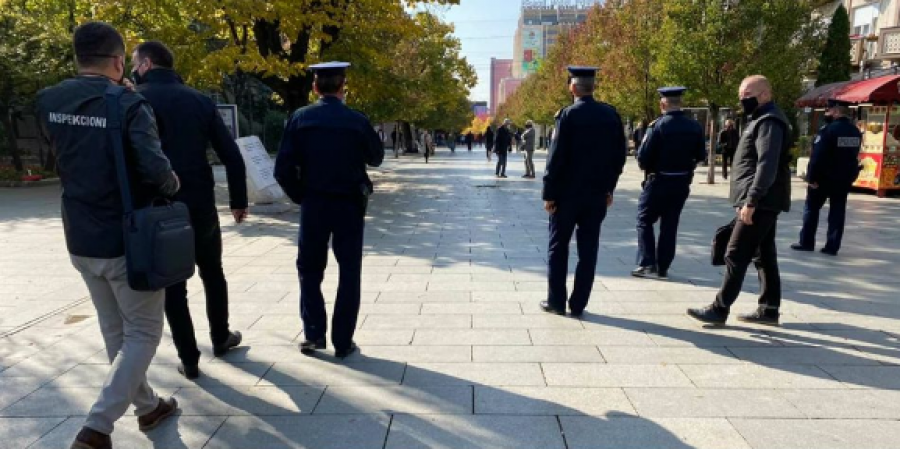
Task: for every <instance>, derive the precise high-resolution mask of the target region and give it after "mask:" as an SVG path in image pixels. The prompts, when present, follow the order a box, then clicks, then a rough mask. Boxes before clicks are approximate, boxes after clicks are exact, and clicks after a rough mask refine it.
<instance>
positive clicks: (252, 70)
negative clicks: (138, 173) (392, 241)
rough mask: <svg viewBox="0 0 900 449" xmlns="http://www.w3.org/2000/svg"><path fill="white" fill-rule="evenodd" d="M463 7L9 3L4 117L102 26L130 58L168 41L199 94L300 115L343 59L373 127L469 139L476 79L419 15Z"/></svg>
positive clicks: (0, 49)
mask: <svg viewBox="0 0 900 449" xmlns="http://www.w3.org/2000/svg"><path fill="white" fill-rule="evenodd" d="M457 1H458V0H229V1H227V2H213V1H191V0H154V1H137V2H122V1H120V0H93V1H91V0H0V14H2V15H0V36H2V39H0V56H2V57H0V64H3V65H2V66H0V68H2V69H3V70H2V72H3V73H2V74H0V78H2V79H0V109H3V108H6V107H7V104H12V103H10V102H9V101H7V99H9V98H13V99H14V101H15V102H16V103H15V104H14V105H13V106H9V107H21V106H22V105H23V104H27V103H28V101H29V99H30V98H33V95H34V92H35V90H36V89H37V88H40V87H44V86H46V85H49V84H51V83H52V82H55V81H57V80H59V79H61V78H64V77H67V76H71V75H72V74H73V73H74V66H73V64H72V60H73V58H72V55H71V50H70V45H71V44H70V41H71V33H72V30H73V29H74V27H75V26H76V25H77V24H79V23H83V22H85V21H87V20H103V21H107V22H110V23H111V24H113V25H114V26H116V28H117V29H119V30H120V31H121V32H122V33H123V34H124V35H125V37H126V40H127V42H128V43H129V48H133V46H134V45H135V44H137V43H138V42H141V41H144V40H152V39H155V40H160V41H163V42H165V43H166V44H167V45H169V46H170V47H171V48H172V50H173V51H174V52H175V54H176V56H177V69H178V71H179V73H180V74H181V75H182V76H183V77H184V78H185V80H186V82H187V83H188V84H190V85H192V86H196V87H199V88H202V89H206V90H210V91H221V90H223V88H224V87H225V86H226V85H227V86H228V87H229V88H232V89H233V88H234V86H235V85H238V86H240V85H241V83H235V82H234V80H246V79H248V78H252V79H254V80H256V81H257V82H261V83H263V84H265V85H266V86H267V87H268V88H269V89H270V90H271V92H273V93H274V94H273V97H274V100H275V101H276V102H278V103H280V104H281V105H283V108H284V109H285V110H286V111H291V110H294V109H296V108H298V107H301V106H304V105H306V104H308V103H309V102H310V101H311V100H312V99H313V96H312V73H311V71H309V70H307V68H308V67H309V66H310V65H312V64H315V63H318V62H322V61H327V60H345V61H349V62H351V63H352V64H353V69H352V71H351V73H350V78H349V84H348V103H349V104H350V105H351V106H353V107H355V108H358V109H360V110H362V111H363V112H365V113H366V114H368V115H369V116H370V118H372V120H373V121H395V120H396V121H404V122H408V123H412V124H414V125H416V126H419V127H427V128H447V129H462V128H464V127H465V126H466V125H467V124H468V123H469V122H470V121H471V118H472V117H471V107H470V105H469V103H468V94H469V90H470V89H471V88H472V87H473V86H474V84H475V82H476V76H475V72H474V69H473V68H472V67H471V65H469V63H468V62H467V61H466V60H465V58H463V57H462V56H461V54H460V49H461V46H460V43H459V41H458V39H456V38H455V37H453V36H452V31H453V28H452V25H449V24H446V23H443V22H442V21H441V20H440V19H439V18H438V17H436V16H435V15H433V14H430V13H428V12H410V11H412V10H413V8H414V7H415V6H417V5H421V4H429V3H430V4H452V3H456V2H457ZM35 56H40V58H36V57H35ZM36 73H39V74H42V76H41V77H35V76H34V74H36ZM23 81H24V82H23ZM226 81H230V82H226ZM10 86H12V87H10ZM4 89H5V90H4ZM9 92H12V93H9ZM4 94H6V95H5V96H4ZM233 96H239V95H233ZM2 112H3V111H2V110H0V113H2ZM8 116H9V114H5V115H4V116H3V117H8ZM0 126H2V128H3V130H4V131H6V132H5V133H4V134H7V135H9V136H11V137H10V140H12V141H14V140H15V139H14V137H12V136H13V133H12V127H11V125H10V124H9V123H7V121H6V120H2V121H0ZM17 165H19V164H17Z"/></svg>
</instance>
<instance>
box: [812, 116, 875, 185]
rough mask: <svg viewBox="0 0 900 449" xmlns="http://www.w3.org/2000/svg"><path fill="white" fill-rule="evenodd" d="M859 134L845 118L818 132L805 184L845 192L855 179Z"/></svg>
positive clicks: (860, 136)
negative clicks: (807, 182)
mask: <svg viewBox="0 0 900 449" xmlns="http://www.w3.org/2000/svg"><path fill="white" fill-rule="evenodd" d="M860 145H862V134H861V133H860V132H859V129H858V128H857V127H856V126H854V125H853V123H852V122H851V121H850V119H849V118H847V117H841V118H839V119H837V120H835V121H834V122H833V123H831V124H830V125H828V126H825V127H823V128H822V129H820V130H819V133H818V134H817V135H816V139H815V141H814V142H813V151H812V155H811V157H810V158H809V168H808V169H807V172H806V173H807V174H806V177H807V181H809V182H810V183H816V184H819V185H820V186H823V187H835V188H840V189H849V188H850V187H851V186H852V185H853V182H854V181H856V178H857V177H858V176H859V147H860Z"/></svg>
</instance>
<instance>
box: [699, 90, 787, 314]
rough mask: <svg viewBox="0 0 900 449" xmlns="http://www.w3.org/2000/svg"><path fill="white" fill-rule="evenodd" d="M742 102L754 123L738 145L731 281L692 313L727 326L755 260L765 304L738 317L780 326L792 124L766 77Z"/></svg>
mask: <svg viewBox="0 0 900 449" xmlns="http://www.w3.org/2000/svg"><path fill="white" fill-rule="evenodd" d="M740 100H741V106H742V107H743V109H744V113H745V114H746V115H747V116H748V119H749V123H747V128H746V130H745V131H744V134H743V135H742V136H741V140H740V143H739V144H738V150H737V153H736V154H735V160H734V166H733V167H734V172H733V173H732V177H731V204H732V206H733V207H735V208H736V209H737V214H738V217H737V220H736V224H735V227H734V231H733V233H732V234H731V240H730V241H729V242H728V249H727V251H726V253H725V264H726V272H725V279H724V280H723V281H722V288H721V289H720V290H719V293H718V295H717V296H716V300H715V302H713V303H712V304H711V305H709V306H707V307H703V308H697V309H688V315H690V316H692V317H694V318H696V319H698V320H700V321H703V322H706V323H711V324H724V323H725V321H726V320H727V319H728V315H729V311H730V308H731V305H732V304H734V302H735V300H737V297H738V295H739V294H740V293H741V286H742V285H743V283H744V276H745V275H746V273H747V267H749V266H750V262H751V261H754V262H755V263H756V268H757V270H759V275H760V276H759V279H760V284H761V286H760V290H761V292H760V297H759V307H758V308H757V309H756V311H754V312H753V313H749V314H745V315H739V316H738V319H739V320H741V321H745V322H752V323H761V324H773V325H777V324H778V319H779V312H778V309H779V307H780V306H781V275H780V274H779V272H778V256H777V251H776V247H775V236H776V224H777V222H778V215H779V214H780V213H781V212H788V211H789V210H790V208H791V169H790V167H789V165H788V164H789V162H790V148H791V137H790V136H791V126H790V124H789V122H788V120H787V117H785V115H784V113H783V112H781V110H780V109H778V107H777V106H775V103H773V102H772V86H771V84H770V83H769V81H768V80H767V79H766V78H765V77H763V76H760V75H756V76H751V77H749V78H747V79H745V80H744V82H743V83H741V88H740Z"/></svg>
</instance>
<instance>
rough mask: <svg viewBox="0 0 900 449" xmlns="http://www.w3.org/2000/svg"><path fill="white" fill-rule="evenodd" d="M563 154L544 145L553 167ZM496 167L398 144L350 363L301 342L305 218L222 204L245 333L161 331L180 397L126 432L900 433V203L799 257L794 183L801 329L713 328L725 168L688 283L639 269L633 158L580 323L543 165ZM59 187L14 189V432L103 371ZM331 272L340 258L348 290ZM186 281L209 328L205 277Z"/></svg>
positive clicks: (545, 438) (2, 435) (1, 328)
mask: <svg viewBox="0 0 900 449" xmlns="http://www.w3.org/2000/svg"><path fill="white" fill-rule="evenodd" d="M545 157H546V152H544V151H538V152H537V153H536V159H537V163H538V167H537V168H538V173H541V172H542V169H543V163H544V159H545ZM493 173H494V165H493V163H488V162H487V161H486V159H485V155H484V150H483V149H481V150H480V151H478V150H477V149H476V151H473V152H471V153H469V152H467V151H465V148H462V149H459V148H458V149H457V151H456V153H455V154H451V153H450V152H449V151H447V150H446V149H439V150H438V153H437V155H436V156H434V157H433V158H432V159H431V160H430V163H429V164H428V165H426V164H425V163H424V159H423V158H421V157H420V158H413V157H407V156H404V157H403V158H401V159H399V160H394V159H392V158H390V157H389V158H387V159H386V162H385V166H384V167H383V168H382V169H380V170H379V171H377V172H376V173H375V175H374V178H375V179H374V180H375V183H376V186H377V188H376V190H377V192H376V195H375V196H374V197H373V201H372V204H371V206H370V212H371V213H370V217H369V219H368V227H367V230H366V256H365V259H364V269H363V286H362V289H363V302H364V304H363V306H362V311H361V317H360V320H359V331H358V333H357V338H356V340H357V342H358V343H359V345H360V347H361V349H362V351H361V354H356V355H354V356H352V357H350V358H348V359H347V360H346V361H339V360H336V359H334V358H332V357H330V356H328V355H323V356H321V357H318V358H307V357H304V356H302V355H300V353H299V352H298V350H297V348H296V345H297V343H299V342H300V341H301V339H302V337H301V334H300V332H301V326H300V319H299V317H298V302H299V301H298V290H299V288H298V283H297V279H296V272H295V267H294V259H295V257H296V245H295V236H296V232H297V217H296V212H291V213H288V214H284V215H279V216H266V217H262V216H254V217H252V218H251V220H250V222H249V223H248V224H245V225H241V226H237V225H234V224H232V223H231V220H230V218H227V217H226V215H225V212H226V211H225V210H224V209H223V210H222V212H223V215H222V220H223V223H225V225H224V226H223V230H224V233H225V235H224V238H225V253H226V255H225V257H224V263H225V266H226V272H227V274H228V280H229V286H230V290H231V292H232V307H231V311H232V314H231V316H232V321H231V324H232V328H233V329H236V330H241V331H243V333H244V342H245V345H244V346H243V347H241V348H239V349H237V350H235V351H233V352H231V353H229V354H228V355H227V356H226V357H225V358H224V359H213V358H212V357H211V352H212V351H211V349H210V347H209V342H208V339H207V338H206V337H205V336H204V335H199V336H198V337H199V338H198V339H199V340H200V342H201V343H203V344H205V346H203V347H201V350H202V351H203V352H204V358H203V360H202V362H201V370H202V371H203V373H204V376H203V377H202V378H201V379H200V380H199V381H197V382H196V383H194V382H190V381H187V380H185V379H183V378H182V377H180V376H179V375H178V373H177V372H176V370H175V366H176V364H177V363H178V359H177V356H176V354H175V351H174V347H173V346H172V344H171V338H170V337H169V336H168V335H167V336H165V337H164V338H163V345H162V346H161V347H160V349H159V351H158V354H157V357H156V359H155V361H154V364H153V366H152V367H151V370H150V373H149V379H150V382H151V383H152V384H153V385H154V386H155V387H157V388H158V389H159V390H160V392H161V393H164V394H174V395H175V396H176V397H177V398H178V401H179V403H180V404H181V405H182V407H183V412H182V414H181V415H180V416H178V417H177V419H174V420H171V421H169V422H167V423H166V424H165V425H164V426H162V427H161V428H159V429H156V430H154V431H153V432H151V433H150V434H149V438H148V437H145V436H144V435H142V434H140V432H138V430H137V424H136V419H134V418H133V417H131V416H130V415H129V416H126V418H124V419H123V420H122V421H120V422H119V427H118V429H117V430H116V432H115V433H114V435H113V438H114V443H115V445H116V447H117V448H129V449H138V448H151V447H152V448H166V449H169V448H179V449H184V448H187V449H194V448H228V449H238V448H241V449H272V448H311V449H368V448H372V449H380V448H391V449H401V448H403V449H409V448H453V449H459V448H473V449H475V448H478V449H480V448H491V449H497V448H510V449H528V448H534V449H555V448H560V449H563V448H568V449H588V448H591V449H607V448H608V449H626V448H635V449H638V448H640V449H645V448H654V449H688V448H697V449H746V448H753V449H800V448H816V449H857V448H865V449H876V448H884V449H887V448H896V447H897V445H898V443H897V442H898V441H900V391H898V390H900V366H897V365H898V364H900V297H898V295H897V291H898V288H900V253H898V251H897V248H898V244H897V242H898V241H900V226H898V217H900V201H897V200H895V199H876V198H874V197H873V196H871V195H867V194H854V195H852V196H851V200H850V206H849V217H848V226H847V231H846V237H845V244H844V249H843V250H842V252H841V256H840V257H839V258H831V257H828V256H825V255H821V254H819V253H793V252H791V251H790V250H789V249H788V246H789V245H790V243H793V242H795V241H796V238H797V233H798V231H799V224H800V215H801V213H800V211H801V209H802V198H803V195H804V193H805V192H804V191H803V189H802V184H800V183H799V182H797V183H795V184H794V189H795V194H794V198H795V201H794V211H793V212H791V213H790V214H787V215H786V216H785V217H784V219H782V220H781V221H780V226H781V227H780V229H779V232H778V236H779V237H778V245H779V250H780V251H781V259H780V260H781V267H782V276H783V281H784V289H785V291H784V297H785V301H784V308H783V312H784V315H783V325H782V326H781V327H778V328H771V327H755V326H752V325H745V324H737V323H736V322H735V323H733V325H729V326H728V327H725V328H704V327H703V326H701V325H700V324H698V323H696V322H694V321H692V320H690V319H689V318H687V317H686V315H685V314H684V311H685V309H686V308H687V307H688V306H699V305H704V304H707V303H709V302H711V301H712V299H713V295H714V292H715V290H716V287H717V286H718V284H719V282H720V281H721V277H722V270H721V269H720V268H715V267H712V266H710V265H709V263H708V259H709V240H710V238H711V236H712V234H713V232H714V230H715V229H716V228H717V227H718V226H720V225H722V224H724V223H725V222H727V221H728V220H729V219H730V218H731V215H732V212H731V211H730V210H729V207H728V204H727V201H726V200H725V197H726V196H727V186H726V185H724V184H716V185H712V186H710V185H703V184H700V183H699V182H700V181H702V180H705V175H704V176H698V177H697V180H696V181H695V184H694V192H693V195H692V196H691V199H690V200H689V201H688V204H687V206H686V208H685V212H684V216H683V218H682V224H681V232H680V235H679V249H678V256H677V257H676V260H675V263H674V265H673V267H672V268H671V270H670V273H669V274H670V277H671V280H670V281H668V282H660V281H651V280H639V279H634V278H631V277H630V276H629V272H630V270H631V269H632V268H633V265H634V262H635V251H636V246H637V245H636V231H635V212H636V207H637V196H638V192H639V186H640V180H641V174H640V172H639V171H638V170H637V168H636V166H635V165H634V164H633V162H629V165H628V167H627V172H626V173H625V174H624V175H623V177H622V180H621V182H620V189H619V191H618V192H617V195H616V198H615V204H614V205H613V208H612V209H611V211H610V213H609V217H608V218H607V220H606V222H605V223H604V227H603V233H602V237H601V250H600V251H601V253H600V263H599V265H598V268H597V272H598V278H597V282H596V285H595V288H594V294H593V297H592V300H591V301H592V302H591V304H590V305H589V306H588V309H587V311H586V313H585V315H584V316H583V317H582V318H581V319H573V318H568V317H559V316H552V315H547V314H545V313H542V312H541V310H540V308H539V307H538V302H539V301H540V300H543V299H545V291H546V280H545V262H546V241H547V217H546V214H545V212H543V209H542V203H541V201H540V187H541V183H540V179H538V180H526V179H522V178H520V176H521V175H522V174H524V163H523V162H522V159H521V155H518V154H513V155H511V156H510V162H509V170H508V172H507V174H508V175H509V179H504V180H498V179H495V178H494V176H493ZM57 197H58V188H54V187H48V188H40V189H25V190H3V189H0V335H2V338H0V446H2V447H3V448H4V449H6V448H9V449H16V448H25V447H29V448H68V445H69V443H70V442H71V439H72V438H73V436H74V435H75V434H76V433H77V431H78V429H79V428H80V426H81V425H82V422H83V416H84V415H85V414H86V413H87V411H88V407H89V406H90V404H91V402H92V401H93V400H94V399H95V398H96V396H97V392H98V389H99V387H100V386H101V384H102V382H103V380H104V375H105V373H106V371H107V365H106V364H105V363H106V361H105V357H106V356H105V354H104V352H103V351H102V344H103V343H102V339H101V337H100V333H99V330H98V329H97V323H96V317H95V313H94V310H93V307H92V306H91V304H90V300H89V298H87V296H86V291H85V288H84V285H83V284H82V282H81V280H80V278H79V277H78V276H77V274H76V272H75V271H74V269H72V268H71V266H70V263H69V261H68V256H67V253H66V250H65V246H64V241H63V233H62V225H61V221H60V219H59V201H58V199H57ZM222 199H223V200H224V197H223V198H222ZM221 204H223V206H224V205H225V204H227V202H225V201H223V202H222V203H221ZM251 212H252V210H251ZM823 232H824V231H823ZM821 235H823V234H822V233H820V236H821ZM573 257H574V251H573ZM573 268H574V267H573ZM756 284H757V283H756V282H755V279H752V276H749V277H748V281H747V282H746V283H745V289H746V290H745V293H744V294H743V295H742V297H741V299H739V300H738V303H737V304H736V305H735V308H736V311H738V312H743V311H749V310H751V309H753V308H754V306H755V297H754V293H755V291H756V287H757V286H756ZM336 287H337V270H336V264H335V262H334V260H333V259H331V260H330V261H329V270H328V273H327V275H326V281H325V289H326V291H327V295H326V296H330V297H331V298H332V300H333V297H334V293H335V290H336ZM189 288H190V293H191V297H192V301H193V304H194V309H193V312H192V313H193V314H194V322H195V324H196V326H197V328H198V332H206V330H203V329H204V328H205V327H206V326H205V316H204V307H203V299H202V284H201V283H200V282H198V280H197V279H193V280H192V281H191V283H190V286H189ZM326 354H327V353H326Z"/></svg>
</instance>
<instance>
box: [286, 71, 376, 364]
mask: <svg viewBox="0 0 900 449" xmlns="http://www.w3.org/2000/svg"><path fill="white" fill-rule="evenodd" d="M349 66H350V64H349V63H346V62H332V63H325V64H319V65H315V66H312V67H310V69H311V70H313V71H314V72H315V80H314V81H313V88H314V90H315V92H316V93H317V94H318V95H319V96H320V97H321V98H320V99H319V101H317V102H315V103H313V104H311V105H309V106H306V107H304V108H301V109H298V110H297V111H296V112H294V114H293V115H292V116H291V118H290V120H289V121H288V124H287V127H285V130H284V137H282V140H281V148H280V149H279V150H278V159H277V160H276V162H275V179H276V180H278V184H280V185H281V187H282V188H284V191H285V193H287V195H288V196H289V197H290V198H291V200H293V201H294V202H295V203H298V204H300V238H299V242H298V245H299V255H298V256H297V272H298V274H299V276H300V317H301V318H302V320H303V336H304V341H303V342H302V343H301V344H300V352H302V353H303V354H306V355H311V354H314V353H315V351H317V350H321V349H325V347H326V343H325V333H326V331H327V330H328V325H327V321H328V320H327V318H328V317H327V314H326V312H325V297H324V296H323V295H322V280H323V278H324V275H325V266H326V265H327V263H328V243H329V240H330V241H331V246H332V251H333V252H334V257H335V258H336V259H337V262H338V265H339V266H340V280H339V281H338V282H339V283H338V294H337V299H336V301H335V304H334V314H333V318H332V328H331V342H332V344H334V349H335V355H336V356H337V357H339V358H343V357H347V356H348V355H350V354H352V353H354V352H356V350H357V347H356V344H355V343H354V342H353V334H354V332H355V330H356V322H357V318H358V315H359V303H360V288H361V285H360V279H361V275H362V254H363V233H364V230H365V217H366V205H367V203H368V197H369V195H371V194H372V190H373V188H372V181H371V180H370V179H369V175H368V174H367V173H366V165H369V166H372V167H377V166H379V165H381V163H382V161H383V160H384V147H383V146H382V145H381V142H380V141H379V140H378V135H377V134H375V130H373V129H372V125H371V123H369V119H368V118H367V117H366V116H365V115H363V114H362V113H360V112H357V111H354V110H353V109H350V108H349V107H347V106H346V105H345V104H344V102H343V99H344V86H345V83H346V69H347V67H349Z"/></svg>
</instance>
